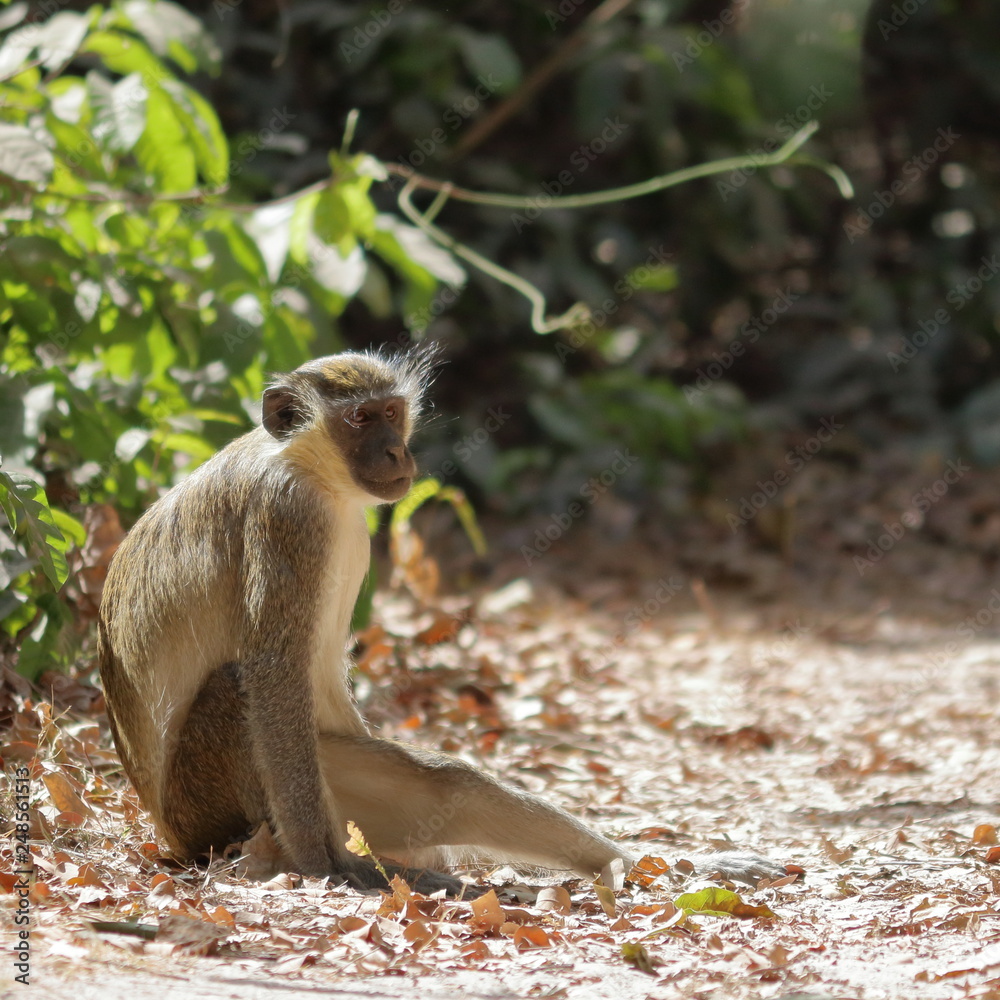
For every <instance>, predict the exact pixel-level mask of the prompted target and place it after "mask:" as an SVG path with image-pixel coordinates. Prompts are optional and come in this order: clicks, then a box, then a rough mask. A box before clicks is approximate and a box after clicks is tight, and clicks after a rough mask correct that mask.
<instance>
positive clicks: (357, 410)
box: [263, 353, 430, 502]
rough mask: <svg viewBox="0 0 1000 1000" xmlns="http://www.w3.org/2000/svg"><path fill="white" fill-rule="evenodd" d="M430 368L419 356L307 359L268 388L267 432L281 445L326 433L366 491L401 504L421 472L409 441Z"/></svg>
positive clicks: (361, 487) (265, 395)
mask: <svg viewBox="0 0 1000 1000" xmlns="http://www.w3.org/2000/svg"><path fill="white" fill-rule="evenodd" d="M429 363H430V362H429V356H422V355H420V354H416V353H414V354H411V355H409V356H407V357H406V358H405V359H404V360H403V361H399V360H396V361H394V362H393V363H392V364H390V363H388V362H387V361H386V360H384V359H383V358H381V357H379V356H378V355H365V354H342V355H338V356H336V357H333V358H323V359H320V360H318V361H315V362H309V363H307V364H305V365H303V366H302V367H301V368H297V369H296V370H295V371H294V372H289V373H288V374H287V375H285V376H283V377H282V380H281V382H280V383H279V384H277V385H273V386H271V387H270V388H268V389H266V390H265V391H264V399H263V425H264V429H265V430H266V431H267V432H268V433H269V434H270V435H271V436H272V437H275V438H277V439H278V440H279V441H280V440H286V439H289V438H291V437H293V436H294V435H296V434H300V433H307V434H315V433H324V434H326V435H328V436H329V438H330V439H332V441H333V443H334V444H335V446H336V450H337V452H338V453H339V454H340V455H341V456H342V457H343V459H344V462H345V464H346V466H347V469H348V471H349V473H350V476H351V479H352V480H353V482H354V483H355V485H356V486H358V487H359V488H360V490H361V491H362V492H364V493H367V494H368V495H369V496H373V497H377V498H378V499H379V500H386V501H390V502H391V501H393V500H399V499H400V498H401V497H402V496H404V495H405V494H406V492H407V490H409V488H410V485H411V484H412V482H413V477H414V476H415V475H416V464H415V463H414V461H413V456H412V455H411V454H410V449H409V447H408V446H407V442H408V440H409V437H410V434H411V432H412V429H413V423H414V420H415V419H416V417H417V415H418V413H419V409H420V397H421V394H422V390H423V386H424V383H425V381H426V379H427V372H428V368H429Z"/></svg>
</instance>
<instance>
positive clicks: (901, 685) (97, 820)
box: [0, 591, 1000, 1000]
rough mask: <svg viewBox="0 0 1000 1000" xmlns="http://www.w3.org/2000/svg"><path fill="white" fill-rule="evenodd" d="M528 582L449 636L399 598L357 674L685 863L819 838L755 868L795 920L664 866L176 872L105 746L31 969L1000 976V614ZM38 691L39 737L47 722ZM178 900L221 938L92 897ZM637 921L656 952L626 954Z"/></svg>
mask: <svg viewBox="0 0 1000 1000" xmlns="http://www.w3.org/2000/svg"><path fill="white" fill-rule="evenodd" d="M507 596H508V598H509V599H510V600H513V601H514V602H515V606H513V607H504V606H503V604H504V601H503V599H501V600H500V601H499V603H495V605H494V607H495V611H494V612H492V613H491V611H490V605H489V602H487V604H486V605H480V607H479V608H478V609H472V611H471V612H465V617H466V618H468V619H469V621H468V622H467V623H466V624H463V625H461V627H458V628H457V632H456V630H455V629H452V630H451V634H450V635H446V631H442V630H441V629H440V628H439V630H438V632H437V633H436V632H434V628H435V627H439V626H441V624H442V622H443V621H444V620H445V619H443V618H442V617H441V616H440V615H439V616H437V618H434V616H431V617H428V616H427V615H423V616H419V615H416V614H415V612H414V611H413V609H412V607H411V606H410V605H409V604H407V603H406V602H402V601H395V602H392V601H390V602H383V603H382V607H381V616H382V620H383V621H384V623H385V629H386V631H385V632H381V630H379V631H377V632H375V633H372V634H369V636H368V637H367V638H368V646H367V648H366V649H367V651H366V652H365V653H364V654H363V655H362V657H361V666H362V676H361V679H360V682H359V694H360V696H361V698H362V700H364V701H367V702H368V704H369V711H370V712H371V713H372V714H373V715H374V717H375V718H376V719H377V720H380V721H381V723H382V724H383V726H384V728H385V731H386V732H388V733H390V734H391V735H396V736H400V737H401V738H409V739H415V740H419V741H421V742H425V743H427V744H429V745H434V746H444V747H446V748H450V749H454V750H458V751H461V752H463V753H467V754H469V755H471V756H473V757H474V759H477V760H479V761H480V762H482V763H484V764H485V766H487V767H490V768H492V769H494V770H496V771H497V772H498V773H501V774H505V775H507V776H510V777H515V778H516V779H518V780H521V781H522V782H523V783H524V784H525V785H526V786H528V787H530V788H532V789H533V790H545V791H547V792H548V794H551V795H552V796H554V797H555V798H557V799H558V800H559V801H560V802H561V803H562V804H564V805H565V806H567V807H568V808H570V809H571V810H573V811H575V812H577V813H578V814H580V815H582V816H585V817H586V818H587V819H588V821H590V822H594V823H595V824H597V825H599V826H601V827H602V828H604V829H605V830H606V831H608V832H609V833H611V834H613V835H616V836H626V837H632V838H635V837H637V836H639V835H640V834H643V832H644V831H645V834H644V835H645V836H649V837H650V838H652V839H650V840H649V842H648V843H647V844H646V845H644V846H645V850H646V851H647V853H649V854H652V855H658V856H662V857H664V858H666V859H667V860H668V861H671V862H672V861H675V860H677V859H678V858H681V857H683V856H684V854H685V852H686V851H687V852H690V851H691V850H692V849H694V848H699V849H704V847H705V846H706V845H712V844H715V843H721V842H722V841H723V840H724V839H725V838H728V839H730V840H732V841H733V842H735V843H737V844H740V845H748V846H752V847H753V848H755V849H758V850H760V851H762V852H764V853H767V854H769V855H771V856H772V857H774V858H776V859H779V860H781V861H782V862H787V863H791V864H795V865H799V866H801V867H802V868H804V869H805V870H806V875H805V878H804V879H798V880H796V881H794V882H791V883H790V884H785V885H779V886H777V887H771V888H764V889H760V890H758V891H757V892H755V893H754V892H751V891H747V892H745V893H744V894H743V895H744V899H745V901H747V902H750V903H754V904H765V905H766V906H768V907H770V909H771V910H772V911H773V912H774V914H775V915H776V917H777V919H760V918H758V919H743V920H737V919H732V918H728V919H727V918H721V917H716V916H707V915H701V914H695V915H693V916H692V917H690V918H689V922H688V923H687V924H684V923H683V922H678V921H677V919H676V917H673V918H671V917H670V902H669V901H670V900H671V899H672V898H676V896H677V895H678V894H679V893H680V892H682V891H685V887H683V886H680V885H672V884H666V885H662V887H660V886H661V884H662V882H663V879H661V881H660V883H657V886H655V887H654V888H653V889H652V890H642V889H639V888H637V887H633V888H631V889H630V890H628V891H627V892H626V893H625V894H624V895H623V896H621V897H619V899H618V900H617V910H616V912H615V914H614V915H613V916H610V915H608V914H607V913H606V912H605V911H604V910H602V908H601V906H600V904H599V902H598V899H597V897H596V895H595V893H594V890H593V889H592V888H591V887H590V886H588V885H587V884H586V883H580V882H578V883H572V884H570V885H569V888H570V891H571V894H572V908H571V909H570V911H569V912H568V913H560V912H552V911H548V912H546V911H543V910H541V909H538V908H537V906H536V905H535V903H536V900H535V899H534V895H533V892H529V891H528V890H526V889H525V890H522V891H520V892H518V891H516V890H515V891H514V892H513V894H512V893H511V892H510V891H509V890H508V891H507V892H506V893H504V892H501V893H500V899H499V902H500V904H501V905H502V906H503V907H504V908H505V910H506V912H505V914H504V920H505V921H506V922H505V923H504V924H503V926H492V927H490V926H488V921H487V922H486V923H484V922H483V920H482V919H480V920H479V921H478V922H477V920H476V918H475V914H472V913H470V911H469V910H468V907H467V904H462V906H464V907H465V909H462V908H461V906H460V907H459V908H458V909H455V908H454V907H452V908H451V910H448V909H447V908H444V909H442V908H441V907H440V906H438V905H437V904H433V903H431V904H420V905H419V906H417V905H416V904H414V905H412V906H410V905H409V904H407V905H406V906H402V908H401V909H400V908H399V907H397V909H396V910H395V911H393V910H392V908H391V907H389V908H388V909H387V908H386V906H383V907H382V912H381V913H379V912H378V909H379V902H380V900H379V899H364V898H361V897H358V896H357V895H355V894H352V893H348V892H343V891H340V890H330V889H329V888H327V887H325V886H323V885H321V884H320V883H316V882H312V883H308V882H307V883H306V884H304V885H302V886H300V887H298V888H281V887H280V886H279V887H275V886H274V885H271V886H270V887H268V886H264V887H262V886H260V885H259V884H250V883H245V882H240V881H239V880H235V879H231V878H227V877H225V876H224V875H221V874H213V875H212V876H211V877H206V876H204V875H203V874H199V875H197V876H196V877H191V878H189V877H187V876H185V875H184V873H173V874H170V875H169V877H168V875H164V874H163V871H164V869H163V868H162V866H160V867H159V868H158V867H157V866H156V865H155V864H153V863H151V862H150V860H149V858H148V852H149V849H148V848H146V847H144V846H143V841H144V840H145V839H146V838H147V837H148V836H149V832H148V831H143V830H142V828H141V827H133V832H132V833H131V834H129V836H128V837H127V838H126V840H125V841H121V840H120V838H119V835H120V832H121V829H122V819H125V820H128V819H129V818H134V817H133V814H132V813H131V812H130V811H129V810H130V808H133V807H132V806H131V805H130V802H129V800H128V799H125V800H124V804H123V806H122V808H123V810H124V811H123V813H122V816H121V817H118V816H117V815H116V812H115V810H116V808H117V807H116V806H115V805H114V803H113V802H112V801H110V800H104V799H102V798H101V795H102V794H104V791H103V790H102V788H106V786H104V785H103V781H102V779H101V778H99V777H94V776H93V774H91V776H90V777H87V776H86V775H84V774H82V772H79V773H77V774H76V779H77V780H79V781H80V784H81V786H82V789H81V791H80V794H81V797H82V798H84V799H85V802H86V804H87V805H91V806H94V813H95V815H94V817H92V818H88V819H87V820H86V821H85V822H84V823H83V827H84V829H85V830H91V831H92V833H91V834H90V835H87V836H84V837H82V838H81V837H80V836H79V835H77V836H74V835H72V833H71V832H67V833H66V834H65V836H64V838H63V839H62V840H58V838H57V843H56V844H55V845H53V846H45V847H39V848H37V853H38V854H39V856H40V858H41V862H42V863H43V865H44V867H41V868H40V869H39V879H40V881H42V882H44V884H45V885H46V886H47V887H48V888H47V889H46V891H45V893H44V894H41V895H37V898H36V899H35V901H34V905H33V910H32V919H33V927H32V949H33V957H32V985H31V987H30V988H29V990H28V991H26V993H25V995H36V996H41V997H59V998H72V1000H90V998H91V997H93V998H94V1000H97V998H100V1000H118V998H122V1000H125V998H127V1000H161V998H165V997H170V998H172V997H184V998H192V1000H195V998H197V1000H200V998H205V1000H215V998H222V997H248V998H257V997H263V996H275V997H277V996H280V997H283V998H287V1000H297V998H299V997H306V996H315V995H317V994H318V993H321V992H322V993H327V992H333V993H336V994H338V995H342V996H344V997H355V996H356V997H397V996H404V995H406V996H409V995H414V994H415V993H417V992H419V995H421V996H422V997H424V998H427V1000H436V998H438V997H441V998H445V997H449V998H450V997H454V996H458V995H462V996H463V997H466V998H468V1000H477V998H480V997H482V998H497V1000H499V998H504V997H515V996H516V997H525V996H539V997H542V996H544V997H566V998H571V1000H584V998H590V997H594V998H598V997H602V998H603V997H609V996H614V997H621V998H632V997H635V998H644V997H656V998H660V997H662V998H667V997H711V998H713V1000H714V998H719V1000H721V998H742V997H783V998H786V1000H791V998H793V997H802V998H807V997H808V998H813V1000H820V998H824V997H834V998H863V1000H887V998H907V1000H921V998H927V1000H945V998H952V997H956V998H957V997H975V998H979V1000H998V998H1000V865H998V864H995V863H989V862H987V861H986V860H985V858H986V856H987V853H988V851H989V849H990V846H991V844H990V841H991V840H995V826H996V825H997V824H998V820H1000V739H998V733H997V729H998V727H997V705H998V704H1000V697H998V685H1000V672H998V655H997V651H998V650H1000V642H998V640H997V639H996V637H995V636H992V635H991V628H992V624H989V625H988V627H987V628H984V629H982V630H981V631H979V632H975V631H974V630H973V629H971V628H967V629H965V630H964V631H962V630H961V628H960V626H961V620H960V619H956V620H955V621H953V622H947V623H943V624H938V625H933V626H929V625H926V624H920V623H919V622H917V621H912V620H906V619H904V618H902V617H896V616H894V615H893V613H892V612H891V611H883V612H881V613H875V612H873V613H871V614H868V615H856V614H855V615H853V616H845V615H843V614H842V613H840V612H838V610H837V609H836V608H821V609H818V610H817V609H816V608H813V609H812V610H810V611H801V610H799V609H796V608H795V607H794V606H793V605H791V604H784V605H777V604H772V605H770V606H767V607H763V608H755V609H753V610H750V609H748V608H746V607H742V606H740V605H739V604H734V605H731V606H730V605H728V604H725V603H723V604H715V603H708V604H704V603H703V610H701V611H697V610H693V605H692V604H691V603H690V601H689V598H688V597H687V596H685V595H683V594H682V595H678V596H677V599H676V600H673V601H672V602H671V604H670V607H669V610H668V609H666V608H664V607H657V608H655V609H654V613H652V614H650V615H647V618H648V619H649V623H648V624H646V625H645V626H644V627H642V628H637V629H635V630H634V631H633V630H632V629H631V623H634V622H635V621H636V620H637V615H636V609H642V608H645V609H646V610H649V607H650V606H648V605H647V604H646V603H645V602H644V601H642V599H641V598H642V595H640V597H639V600H638V602H637V601H636V600H635V599H634V598H610V599H608V600H607V601H605V602H604V610H603V611H602V612H601V613H599V614H598V613H594V612H592V611H591V610H589V609H587V608H585V607H584V606H583V605H581V604H575V603H573V602H570V601H568V600H566V599H550V598H547V597H546V596H545V595H539V594H537V593H536V594H526V593H521V595H520V596H521V597H523V598H524V597H526V598H527V600H526V601H525V602H523V603H517V597H518V594H517V592H516V591H515V592H514V593H513V595H511V594H510V593H508V595H507ZM510 600H508V604H509V603H510ZM648 600H653V598H652V597H650V598H648ZM654 603H655V602H654ZM664 603H665V602H664V601H663V600H661V601H660V604H661V605H662V604H664ZM630 614H631V616H632V617H631V618H630V617H629V615H630ZM641 616H642V612H640V613H639V615H638V618H641ZM966 633H968V634H966ZM616 634H617V635H618V636H619V637H620V638H621V640H622V641H620V642H616V641H614V637H615V636H616ZM401 671H402V673H401ZM400 676H403V677H404V678H405V683H401V682H400V679H399V678H400ZM389 683H391V684H392V685H393V686H391V687H389V686H388V684H389ZM387 690H388V691H390V692H391V696H390V697H386V696H385V693H386V691H387ZM30 715H31V712H29V711H28V710H27V709H24V710H22V713H21V719H22V722H21V725H22V731H21V732H20V733H19V734H15V735H20V736H22V737H23V736H27V735H29V734H28V730H29V728H30V726H29V724H28V722H27V721H25V720H26V719H27V718H28V716H30ZM74 726H75V728H74ZM88 727H89V728H88ZM88 734H89V736H88ZM49 739H50V742H49V744H48V746H49V748H50V750H51V749H52V748H55V749H57V750H58V751H59V752H60V753H62V755H63V759H64V760H67V759H68V760H70V761H75V760H78V759H79V747H78V746H77V742H79V741H80V740H83V739H91V740H96V743H95V744H94V745H93V746H90V747H89V748H88V749H87V753H88V755H89V759H90V760H91V761H94V762H96V763H95V764H94V770H95V771H96V772H98V773H102V766H101V764H100V758H99V755H98V754H97V753H96V749H98V748H100V747H105V748H106V746H107V741H106V737H104V736H100V737H97V736H95V730H94V727H93V724H92V723H88V722H87V721H86V718H84V719H83V721H82V722H78V723H75V724H67V725H65V726H64V727H63V729H62V735H61V736H60V737H59V738H58V739H55V742H52V739H53V738H51V736H50V737H49ZM60 740H61V741H62V742H61V743H60ZM74 741H77V742H74ZM43 742H44V740H43ZM104 752H106V750H105V751H104ZM14 755H15V756H16V752H15V754H14ZM49 759H50V763H49V764H46V768H48V769H49V770H54V769H55V767H56V764H54V763H51V761H52V760H53V759H54V758H53V757H52V755H51V754H50V755H49ZM55 759H56V761H58V757H56V758H55ZM9 769H10V762H9V761H8V771H9ZM112 785H113V786H116V783H115V782H112ZM45 787H46V788H48V783H46V785H45ZM42 791H43V792H44V789H42ZM50 794H51V790H50ZM105 801H107V813H106V815H105V816H104V817H103V818H102V817H101V814H100V811H99V809H98V808H97V807H96V805H97V804H99V803H102V802H105ZM61 805H62V806H63V809H62V811H63V812H64V813H65V812H66V809H65V806H66V803H65V802H63V803H61ZM38 809H39V811H40V813H41V814H42V815H43V816H46V817H47V820H46V822H47V825H48V826H49V828H50V829H58V827H59V826H60V823H59V821H58V819H57V817H56V814H57V813H58V812H59V809H58V808H55V809H53V808H48V806H47V805H46V802H45V801H44V796H43V797H42V800H40V802H39V805H38ZM62 825H64V826H65V824H62ZM974 834H975V838H974ZM976 839H978V842H976ZM144 852H145V853H144ZM81 871H82V873H83V877H82V878H81V877H80V873H81ZM157 871H159V872H160V874H159V875H156V874H155V873H156V872H157ZM73 872H75V873H76V881H75V883H74V879H73V877H72V873H73ZM506 876H507V878H506V881H508V882H509V881H511V880H513V879H514V876H513V875H512V873H510V872H507V873H506ZM158 878H159V879H160V880H161V881H160V882H159V883H157V879H158ZM665 878H667V879H669V876H665ZM164 879H167V881H169V883H170V885H169V887H168V889H164V888H163V886H165V885H166V884H167V882H166V881H163V880H164ZM495 881H496V882H497V883H498V884H499V883H500V882H503V881H505V878H504V873H501V875H500V876H499V877H497V878H496V879H495ZM518 881H520V880H518ZM524 881H526V882H528V883H529V884H530V885H532V886H534V887H535V888H537V887H538V886H539V885H546V884H556V883H555V881H554V880H552V879H549V880H546V879H545V878H534V879H531V878H528V879H525V880H524ZM0 898H3V899H4V901H5V902H6V901H7V900H8V899H9V897H0ZM220 907H221V911H220V909H219V908H220ZM222 911H224V913H223V912H222ZM170 913H181V914H186V915H187V916H188V917H192V918H195V919H198V920H200V921H202V922H203V923H204V924H205V925H206V926H211V927H213V928H214V929H215V930H214V931H213V934H212V935H210V937H211V941H210V942H209V944H208V945H204V946H203V945H202V944H199V943H197V942H193V941H192V940H187V939H185V938H183V936H182V937H181V938H176V937H171V935H168V934H165V933H161V935H160V936H159V937H158V938H157V939H156V940H151V941H150V940H143V939H141V938H136V937H134V936H128V935H123V934H120V933H99V932H98V931H96V930H94V929H93V928H92V925H91V923H90V922H91V921H93V920H101V919H103V920H113V921H127V920H139V921H140V922H141V923H143V924H146V925H148V926H150V927H155V926H156V925H157V924H158V922H159V921H161V919H162V918H163V917H164V916H165V915H167V914H170ZM694 925H697V927H695V926H694ZM9 928H10V924H9V922H6V926H5V929H4V934H5V936H7V935H8V934H9ZM536 928H537V929H538V930H539V933H536V931H535V929H536ZM629 944H632V945H637V946H638V945H641V946H642V949H644V955H645V959H643V958H641V957H640V958H639V959H637V961H638V962H639V964H640V965H642V964H643V963H644V962H645V961H647V960H648V963H649V966H648V967H647V968H646V971H642V970H641V969H640V968H639V967H637V966H636V965H634V964H629V961H627V960H626V959H625V958H623V945H629ZM4 950H5V952H6V953H7V954H8V955H9V949H7V948H6V947H5V949H4ZM200 951H207V952H209V953H208V954H199V952H200ZM636 953H637V952H636V949H635V948H633V949H632V950H631V952H630V954H632V955H633V957H634V956H635V955H636ZM15 986H16V984H15ZM5 995H6V994H5ZM11 995H19V994H11Z"/></svg>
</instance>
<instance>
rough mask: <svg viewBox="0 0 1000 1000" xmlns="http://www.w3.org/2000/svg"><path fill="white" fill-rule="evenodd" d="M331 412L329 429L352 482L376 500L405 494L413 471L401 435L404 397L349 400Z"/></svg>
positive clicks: (404, 408)
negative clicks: (334, 411)
mask: <svg viewBox="0 0 1000 1000" xmlns="http://www.w3.org/2000/svg"><path fill="white" fill-rule="evenodd" d="M332 416H333V419H332V420H331V426H330V432H331V434H332V435H333V437H334V439H335V440H336V442H337V444H338V445H339V447H340V452H341V454H342V455H343V456H344V458H345V459H346V461H347V466H348V468H349V469H350V472H351V478H352V479H353V480H354V482H355V483H356V484H357V485H358V486H359V487H361V489H362V490H364V492H365V493H367V494H368V495H369V496H373V497H376V498H378V499H379V500H388V501H393V500H399V499H400V497H403V496H405V495H406V492H407V491H408V490H409V488H410V485H411V484H412V482H413V477H414V476H415V475H416V471H417V467H416V463H415V462H414V461H413V456H412V455H411V454H410V449H409V448H408V447H407V444H406V438H405V436H404V435H405V433H406V429H407V413H406V400H405V399H403V397H402V396H387V397H384V398H381V399H369V400H365V402H363V403H352V404H349V405H347V406H345V407H343V409H340V410H339V412H336V413H334V414H333V415H332Z"/></svg>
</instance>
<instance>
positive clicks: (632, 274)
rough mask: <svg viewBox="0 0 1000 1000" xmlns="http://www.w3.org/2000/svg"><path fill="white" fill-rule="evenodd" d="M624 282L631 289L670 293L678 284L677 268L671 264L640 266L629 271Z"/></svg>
mask: <svg viewBox="0 0 1000 1000" xmlns="http://www.w3.org/2000/svg"><path fill="white" fill-rule="evenodd" d="M625 280H626V281H627V282H628V284H629V285H630V286H631V287H632V288H641V289H643V290H644V291H650V292H672V291H673V290H674V289H675V288H676V287H677V286H678V284H679V283H680V276H679V275H678V273H677V268H676V267H674V266H673V265H671V264H654V265H653V266H652V267H646V266H641V267H637V268H634V269H633V270H631V271H629V273H628V274H627V275H626V276H625Z"/></svg>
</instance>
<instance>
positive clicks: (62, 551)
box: [0, 472, 69, 590]
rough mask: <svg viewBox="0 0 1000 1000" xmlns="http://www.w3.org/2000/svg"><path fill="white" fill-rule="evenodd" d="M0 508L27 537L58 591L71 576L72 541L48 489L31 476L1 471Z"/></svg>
mask: <svg viewBox="0 0 1000 1000" xmlns="http://www.w3.org/2000/svg"><path fill="white" fill-rule="evenodd" d="M0 507H2V508H3V511H4V513H5V514H6V515H7V521H8V522H9V524H10V526H11V528H12V529H13V530H14V531H15V532H16V533H17V534H22V533H23V534H24V535H26V536H27V539H28V543H29V545H30V547H31V550H32V552H33V553H34V554H35V555H36V556H37V557H38V561H39V563H40V564H41V567H42V569H43V570H44V571H45V575H46V576H47V577H48V578H49V582H50V583H51V584H52V586H53V587H55V588H56V589H57V590H58V589H59V588H60V587H61V586H62V585H63V584H64V583H65V582H66V580H67V578H68V577H69V566H68V565H67V563H66V550H67V549H68V548H69V542H68V541H67V540H66V539H65V538H64V537H63V534H62V532H61V531H60V530H59V528H58V527H57V525H56V522H55V518H54V517H53V516H52V510H51V508H50V507H49V501H48V498H47V497H46V496H45V490H44V489H42V487H41V486H39V485H38V483H36V482H35V481H34V480H32V479H29V478H28V477H27V476H22V475H18V474H16V473H7V472H0Z"/></svg>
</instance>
